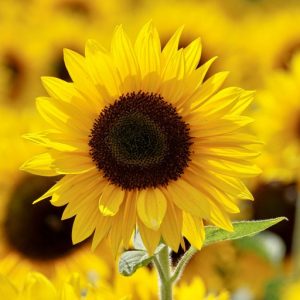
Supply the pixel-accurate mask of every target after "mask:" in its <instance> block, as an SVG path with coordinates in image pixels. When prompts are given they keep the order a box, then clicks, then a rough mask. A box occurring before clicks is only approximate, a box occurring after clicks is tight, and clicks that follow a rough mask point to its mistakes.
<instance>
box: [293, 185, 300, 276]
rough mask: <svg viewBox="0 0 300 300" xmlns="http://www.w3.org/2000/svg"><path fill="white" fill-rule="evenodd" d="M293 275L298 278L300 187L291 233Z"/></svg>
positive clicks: (299, 188) (299, 258)
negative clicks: (292, 231)
mask: <svg viewBox="0 0 300 300" xmlns="http://www.w3.org/2000/svg"><path fill="white" fill-rule="evenodd" d="M293 257H294V276H295V277H296V278H297V279H299V278H300V187H299V186H298V196H297V201H296V212H295V225H294V233H293Z"/></svg>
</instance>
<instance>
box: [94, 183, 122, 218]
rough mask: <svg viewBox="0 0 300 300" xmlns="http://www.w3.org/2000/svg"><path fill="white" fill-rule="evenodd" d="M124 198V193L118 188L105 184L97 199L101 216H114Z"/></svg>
mask: <svg viewBox="0 0 300 300" xmlns="http://www.w3.org/2000/svg"><path fill="white" fill-rule="evenodd" d="M124 198H125V192H124V191H122V190H121V189H120V188H119V187H117V186H114V185H112V184H107V185H106V186H105V188H104V189H103V191H102V195H101V197H100V199H99V210H100V212H101V213H102V214H103V216H114V215H115V214H116V213H117V212H118V211H119V207H120V205H121V204H122V202H123V200H124Z"/></svg>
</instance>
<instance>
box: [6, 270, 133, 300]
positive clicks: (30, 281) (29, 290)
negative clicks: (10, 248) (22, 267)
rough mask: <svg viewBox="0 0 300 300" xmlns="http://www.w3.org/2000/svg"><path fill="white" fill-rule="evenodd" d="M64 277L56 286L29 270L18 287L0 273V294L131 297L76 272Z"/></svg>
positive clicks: (69, 299)
mask: <svg viewBox="0 0 300 300" xmlns="http://www.w3.org/2000/svg"><path fill="white" fill-rule="evenodd" d="M68 278H69V279H67V278H64V279H63V280H62V282H60V284H59V285H58V286H56V285H55V284H53V282H51V281H50V280H49V279H48V278H46V277H45V276H44V275H43V274H41V273H37V272H30V273H28V274H26V276H24V278H22V285H21V286H22V287H21V288H20V287H18V286H16V285H15V283H14V282H11V281H10V280H9V279H8V278H6V277H5V276H1V275H0V294H1V296H2V297H3V299H5V300H15V299H26V300H37V299H43V300H97V299H99V300H100V299H105V300H116V299H120V300H121V299H122V300H125V299H131V298H130V297H128V296H123V297H118V296H116V295H114V294H113V293H112V291H111V290H110V288H109V286H106V285H105V284H101V285H98V286H96V285H95V284H93V283H91V282H89V281H87V280H82V277H80V275H79V274H78V273H73V274H72V275H71V276H70V275H68Z"/></svg>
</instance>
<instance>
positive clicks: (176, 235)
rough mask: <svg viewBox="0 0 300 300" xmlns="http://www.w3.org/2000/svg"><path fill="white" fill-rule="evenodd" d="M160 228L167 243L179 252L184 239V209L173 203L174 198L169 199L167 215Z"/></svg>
mask: <svg viewBox="0 0 300 300" xmlns="http://www.w3.org/2000/svg"><path fill="white" fill-rule="evenodd" d="M160 229H161V234H162V237H163V239H164V241H165V242H166V244H167V245H169V246H170V247H171V248H172V250H173V251H175V252H177V251H178V248H179V245H180V242H181V239H182V234H181V230H182V211H181V210H179V209H178V208H177V207H176V206H175V205H174V204H173V203H172V200H168V207H167V211H166V215H165V218H164V220H163V222H162V224H161V226H160Z"/></svg>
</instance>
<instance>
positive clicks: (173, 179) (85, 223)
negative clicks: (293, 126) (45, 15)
mask: <svg viewBox="0 0 300 300" xmlns="http://www.w3.org/2000/svg"><path fill="white" fill-rule="evenodd" d="M181 31H182V28H180V29H178V30H177V31H176V32H175V34H174V35H173V36H172V37H171V39H170V40H169V41H168V42H167V43H166V45H165V47H164V48H163V50H162V51H161V46H160V39H159V36H158V33H157V30H156V29H155V27H154V26H153V24H152V22H149V23H147V24H146V25H145V26H144V27H143V28H142V29H141V31H140V33H139V35H138V37H137V39H136V42H135V45H134V46H133V45H132V44H131V42H130V39H129V38H128V36H127V35H126V34H125V32H124V31H123V28H122V26H119V27H117V29H116V31H115V33H114V36H113V39H112V46H111V51H110V52H109V51H107V50H105V48H104V47H102V46H101V45H100V44H98V43H97V42H96V41H93V40H89V41H88V42H87V45H86V56H85V57H83V56H81V55H79V54H77V53H76V52H73V51H70V50H65V52H64V55H65V56H64V58H65V63H66V67H67V69H68V71H69V73H70V76H71V78H72V80H73V83H66V82H64V81H62V80H59V79H56V78H49V77H48V78H43V84H44V86H45V88H46V90H47V91H48V93H49V95H50V97H41V98H38V99H37V109H38V111H39V112H40V114H41V115H42V116H43V117H44V119H45V120H46V121H47V122H48V124H49V125H50V127H51V128H50V129H48V130H46V131H43V132H39V133H33V134H28V135H27V138H28V139H30V140H32V141H34V142H37V143H38V144H42V145H44V146H46V147H47V151H46V152H44V153H42V154H40V155H37V156H35V157H33V158H32V159H30V160H28V161H27V162H25V163H24V164H23V166H22V167H21V169H23V170H27V171H28V172H31V173H33V174H39V175H45V176H57V175H64V177H63V178H62V179H61V180H59V181H58V182H57V183H56V184H55V185H54V186H53V187H52V188H51V189H50V190H49V191H48V192H46V193H45V194H44V195H43V196H41V197H40V198H39V199H37V201H36V202H35V203H38V202H40V201H41V200H43V199H46V198H49V197H52V199H51V203H52V204H53V205H55V206H63V205H67V207H66V209H65V210H64V213H63V216H62V217H63V219H66V218H70V217H73V216H76V217H75V220H74V224H73V230H72V240H73V242H74V243H79V242H81V241H83V240H85V239H86V238H88V237H89V236H91V235H92V234H93V243H92V248H93V249H95V248H96V247H97V246H98V244H99V243H100V242H101V241H102V240H103V239H104V238H105V237H108V238H109V240H110V243H111V248H112V250H113V253H114V254H117V253H118V251H119V250H120V248H121V247H122V246H124V247H127V246H128V244H129V241H130V239H131V236H132V233H133V231H134V230H135V229H136V226H137V228H138V230H139V232H140V234H141V237H142V239H143V242H144V244H145V246H146V248H147V250H148V251H149V252H150V253H153V252H154V250H155V248H156V247H157V245H158V243H159V242H160V239H161V238H162V239H163V240H164V242H165V243H166V244H167V245H169V246H170V247H171V248H172V249H173V250H174V251H177V250H178V247H179V245H180V243H181V242H182V241H183V237H186V238H187V239H188V240H189V241H190V243H191V244H192V245H194V246H195V247H197V248H201V246H202V243H203V239H204V227H203V220H205V221H207V222H210V223H212V224H214V225H216V226H218V227H220V228H223V229H225V230H228V231H232V230H233V227H232V224H231V221H230V218H229V214H230V213H238V212H239V208H238V206H237V204H236V201H237V198H240V199H252V196H251V194H250V192H249V191H248V190H247V188H246V187H245V185H244V184H243V182H242V180H241V178H242V177H247V176H253V175H256V174H257V173H259V169H258V168H257V167H256V166H255V165H254V164H253V163H252V162H251V161H252V159H253V158H254V157H256V156H257V152H256V150H255V147H253V145H254V144H255V143H256V140H255V138H253V137H251V136H249V135H247V134H245V133H243V132H241V131H240V128H242V127H244V126H245V125H246V124H248V123H249V122H251V119H249V118H248V117H245V116H241V112H242V111H243V110H244V109H245V108H246V107H247V106H248V104H249V103H250V102H251V100H252V98H253V92H249V91H244V90H242V89H240V88H236V87H233V88H226V89H223V90H220V88H221V85H222V84H223V82H224V80H225V78H226V76H227V72H221V73H217V74H215V75H214V76H212V77H210V78H209V79H207V80H206V81H205V82H203V78H204V76H205V74H206V72H207V69H208V67H209V66H210V64H211V63H212V61H208V62H207V63H205V64H203V65H202V66H200V67H199V68H197V65H198V62H199V59H200V55H201V42H200V39H196V40H194V41H193V42H192V43H191V44H190V45H188V46H187V47H186V48H184V49H182V48H181V49H178V40H179V38H180V34H181Z"/></svg>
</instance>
